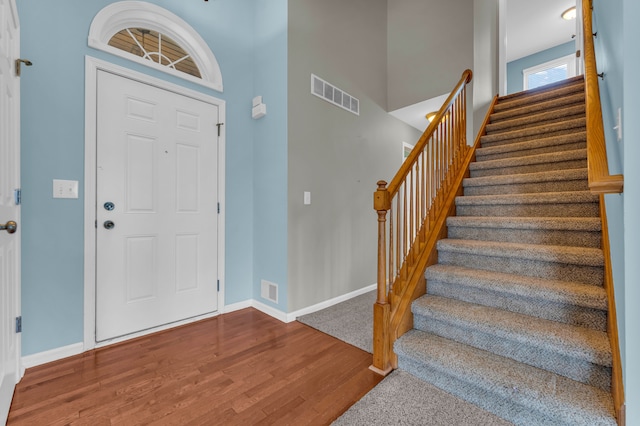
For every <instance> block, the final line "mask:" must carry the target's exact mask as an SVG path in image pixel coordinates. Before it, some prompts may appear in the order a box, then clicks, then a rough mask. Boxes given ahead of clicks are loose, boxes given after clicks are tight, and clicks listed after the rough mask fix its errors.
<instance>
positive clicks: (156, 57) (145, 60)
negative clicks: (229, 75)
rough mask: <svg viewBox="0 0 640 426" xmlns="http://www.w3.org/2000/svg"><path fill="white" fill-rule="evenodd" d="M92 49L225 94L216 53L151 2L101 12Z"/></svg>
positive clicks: (117, 5)
mask: <svg viewBox="0 0 640 426" xmlns="http://www.w3.org/2000/svg"><path fill="white" fill-rule="evenodd" d="M89 46H91V47H93V48H96V49H100V50H103V51H105V52H109V53H111V54H114V55H117V56H121V57H123V58H127V59H130V60H132V61H135V62H138V63H141V64H143V65H146V66H149V67H152V68H155V69H158V70H161V71H163V72H166V73H169V74H173V75H175V76H177V77H180V78H183V79H185V80H189V81H192V82H194V83H198V84H201V85H203V86H206V87H210V88H212V89H215V90H218V91H220V92H222V74H221V73H220V67H219V65H218V61H217V60H216V58H215V56H214V55H213V52H211V49H209V46H208V45H207V43H206V42H205V41H204V40H203V39H202V37H200V35H199V34H198V33H197V32H196V31H195V30H194V29H193V28H192V27H191V26H190V25H189V24H187V23H186V22H185V21H183V20H182V19H181V18H180V17H178V16H176V15H174V14H173V13H171V12H169V11H168V10H166V9H163V8H161V7H159V6H156V5H154V4H151V3H146V2H139V1H121V2H117V3H112V4H110V5H109V6H107V7H105V8H104V9H102V10H101V11H100V12H98V14H97V15H96V16H95V18H94V19H93V22H92V23H91V28H90V30H89Z"/></svg>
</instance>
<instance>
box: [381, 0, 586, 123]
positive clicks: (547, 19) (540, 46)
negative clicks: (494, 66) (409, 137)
mask: <svg viewBox="0 0 640 426" xmlns="http://www.w3.org/2000/svg"><path fill="white" fill-rule="evenodd" d="M506 4H507V52H506V56H507V58H506V59H507V62H511V61H514V60H516V59H520V58H523V57H525V56H529V55H531V54H533V53H536V52H540V51H541V50H545V49H549V48H551V47H554V46H558V45H560V44H564V43H566V42H569V41H571V40H572V38H571V36H572V35H573V34H575V26H576V21H565V20H564V19H562V18H561V17H560V15H561V14H562V12H564V11H565V10H567V9H569V8H570V7H571V6H574V5H575V4H576V2H575V0H506ZM447 96H448V94H443V95H442V96H439V97H436V98H433V99H429V100H426V101H423V102H420V103H417V104H415V105H409V106H407V107H404V108H401V109H398V110H395V111H391V112H390V114H391V115H393V116H394V117H396V118H398V119H400V120H402V121H404V122H405V123H408V124H409V125H411V126H413V127H415V128H416V129H418V130H420V131H421V132H422V131H424V130H425V129H426V128H427V125H428V124H429V123H428V122H427V120H426V119H425V118H424V117H425V115H426V114H427V113H429V112H431V111H437V110H438V109H440V107H441V106H442V103H443V102H444V101H445V100H446V99H447Z"/></svg>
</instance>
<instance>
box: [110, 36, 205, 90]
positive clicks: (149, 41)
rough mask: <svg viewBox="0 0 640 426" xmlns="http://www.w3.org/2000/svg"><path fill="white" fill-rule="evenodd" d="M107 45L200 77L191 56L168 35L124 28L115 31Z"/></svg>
mask: <svg viewBox="0 0 640 426" xmlns="http://www.w3.org/2000/svg"><path fill="white" fill-rule="evenodd" d="M109 46H113V47H115V48H117V49H120V50H124V51H125V52H129V53H131V54H133V55H136V56H140V57H141V58H144V59H146V60H149V61H151V62H155V63H157V64H160V65H164V66H166V67H169V68H173V69H175V70H178V71H181V72H184V73H187V74H190V75H192V76H194V77H197V78H201V77H200V70H198V66H197V65H196V64H195V62H193V58H192V57H191V55H189V54H188V53H187V52H185V50H184V49H183V48H182V47H180V46H179V45H178V43H176V42H175V41H173V40H172V39H171V38H170V37H169V36H167V35H164V34H162V33H159V32H157V31H152V30H148V29H146V28H125V29H124V30H122V31H120V32H118V33H116V34H115V35H114V36H113V37H111V40H109Z"/></svg>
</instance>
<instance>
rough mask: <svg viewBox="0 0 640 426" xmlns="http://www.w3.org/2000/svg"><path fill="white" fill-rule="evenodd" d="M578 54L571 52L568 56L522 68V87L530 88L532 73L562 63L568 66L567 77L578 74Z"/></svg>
mask: <svg viewBox="0 0 640 426" xmlns="http://www.w3.org/2000/svg"><path fill="white" fill-rule="evenodd" d="M575 59H576V55H575V53H570V54H568V55H566V56H563V57H561V58H558V59H554V60H552V61H548V62H545V63H543V64H539V65H535V66H533V67H529V68H525V69H523V70H522V87H523V88H524V90H528V89H529V79H528V78H527V77H529V75H530V74H536V73H539V72H540V71H544V70H548V69H551V68H556V67H558V66H560V65H566V66H567V78H571V77H575V76H576V60H575Z"/></svg>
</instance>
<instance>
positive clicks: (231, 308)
mask: <svg viewBox="0 0 640 426" xmlns="http://www.w3.org/2000/svg"><path fill="white" fill-rule="evenodd" d="M252 307H253V300H243V301H242V302H238V303H233V304H231V305H224V307H223V308H222V312H221V313H223V314H228V313H229V312H235V311H240V310H242V309H247V308H252Z"/></svg>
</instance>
